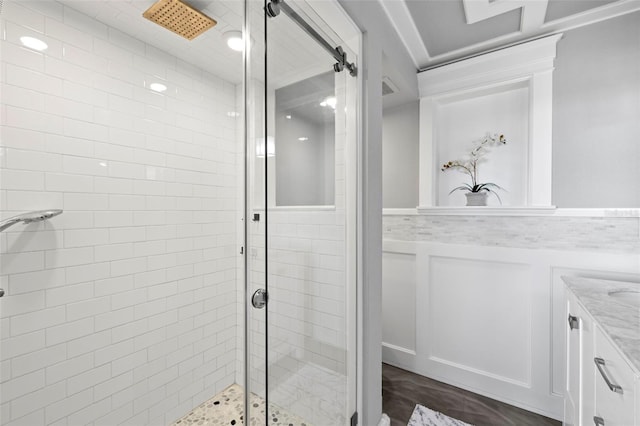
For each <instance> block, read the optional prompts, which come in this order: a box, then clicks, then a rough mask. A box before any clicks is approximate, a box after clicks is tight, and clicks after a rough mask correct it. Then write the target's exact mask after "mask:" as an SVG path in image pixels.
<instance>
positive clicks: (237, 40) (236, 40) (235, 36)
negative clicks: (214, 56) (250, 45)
mask: <svg viewBox="0 0 640 426" xmlns="http://www.w3.org/2000/svg"><path fill="white" fill-rule="evenodd" d="M222 37H223V38H224V39H225V41H226V42H227V46H229V48H230V49H232V50H235V51H236V52H242V51H243V50H244V40H243V38H242V32H240V31H227V32H226V33H224V34H222Z"/></svg>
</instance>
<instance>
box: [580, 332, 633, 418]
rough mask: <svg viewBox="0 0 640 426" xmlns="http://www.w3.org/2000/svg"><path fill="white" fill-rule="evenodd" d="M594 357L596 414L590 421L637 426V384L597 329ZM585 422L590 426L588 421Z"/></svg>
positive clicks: (619, 356) (619, 357) (620, 357)
mask: <svg viewBox="0 0 640 426" xmlns="http://www.w3.org/2000/svg"><path fill="white" fill-rule="evenodd" d="M639 326H640V325H639ZM594 354H595V357H594V360H595V361H597V362H592V365H593V367H590V368H591V369H595V380H594V381H595V413H594V416H593V418H592V419H591V420H593V422H594V424H602V425H605V426H609V425H612V426H617V425H625V426H630V425H640V416H639V415H637V414H636V412H637V411H640V407H638V406H636V405H637V404H636V400H637V398H636V395H637V393H638V389H637V388H638V386H639V385H640V380H639V378H638V376H637V375H635V374H634V372H633V370H632V368H631V366H630V365H629V364H627V362H626V361H625V360H624V359H623V358H622V355H621V354H620V353H619V352H618V350H617V349H616V348H615V347H614V346H613V345H612V344H611V342H610V341H609V339H608V338H607V336H605V335H604V333H603V332H602V330H601V329H600V328H599V327H596V329H595V349H594ZM639 414H640V413H639ZM584 420H585V423H584V424H590V423H589V422H588V420H589V419H584Z"/></svg>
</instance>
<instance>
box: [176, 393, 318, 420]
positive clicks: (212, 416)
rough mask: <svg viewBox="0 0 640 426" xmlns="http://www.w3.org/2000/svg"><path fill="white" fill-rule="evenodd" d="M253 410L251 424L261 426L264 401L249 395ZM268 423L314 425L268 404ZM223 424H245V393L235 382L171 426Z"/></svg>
mask: <svg viewBox="0 0 640 426" xmlns="http://www.w3.org/2000/svg"><path fill="white" fill-rule="evenodd" d="M250 404H251V405H252V407H253V409H252V413H255V414H259V417H257V416H255V415H253V416H251V421H250V423H249V424H250V426H263V425H264V414H265V405H266V404H265V400H264V399H263V398H260V397H259V396H257V395H255V394H251V401H250ZM269 416H270V417H271V419H270V420H271V421H270V422H269V426H313V425H311V424H310V423H308V422H305V421H304V420H302V419H301V418H300V417H298V416H295V415H293V414H290V413H288V412H286V411H285V410H283V409H282V408H280V407H278V406H277V405H274V404H269ZM196 425H197V426H222V425H237V426H240V425H244V392H243V391H242V387H240V385H237V384H234V385H231V386H229V387H228V388H226V389H225V390H223V391H222V392H220V393H219V394H217V395H216V396H214V397H213V398H211V399H209V400H208V401H206V402H204V403H202V404H200V405H199V406H198V407H197V408H195V409H194V410H192V411H191V412H190V413H189V414H187V415H186V416H184V417H182V418H180V419H178V420H176V421H175V423H173V424H172V425H171V426H196Z"/></svg>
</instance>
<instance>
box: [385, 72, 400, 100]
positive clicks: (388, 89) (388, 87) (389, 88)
mask: <svg viewBox="0 0 640 426" xmlns="http://www.w3.org/2000/svg"><path fill="white" fill-rule="evenodd" d="M397 91H398V87H397V86H396V85H395V84H393V81H391V79H390V78H389V77H387V76H384V77H382V96H387V95H390V94H392V93H396V92H397Z"/></svg>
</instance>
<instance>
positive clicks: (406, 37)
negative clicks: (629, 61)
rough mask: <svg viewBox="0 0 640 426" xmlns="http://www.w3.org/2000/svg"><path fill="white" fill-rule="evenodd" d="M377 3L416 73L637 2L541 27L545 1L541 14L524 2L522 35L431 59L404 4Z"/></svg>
mask: <svg viewBox="0 0 640 426" xmlns="http://www.w3.org/2000/svg"><path fill="white" fill-rule="evenodd" d="M378 1H379V2H380V3H381V4H382V6H383V9H384V10H385V11H386V12H387V15H388V16H389V19H390V20H391V22H392V24H393V26H394V28H395V30H396V32H397V33H398V34H399V35H400V38H401V39H402V40H403V42H404V43H405V46H406V47H407V49H408V51H409V54H410V55H411V57H412V58H413V60H414V62H415V64H416V66H417V67H418V69H424V68H428V67H430V66H433V65H436V64H441V63H443V62H448V61H452V60H457V59H460V58H463V57H466V56H469V55H474V54H479V53H482V52H483V51H488V50H492V49H497V48H501V47H504V46H505V45H509V44H512V43H516V42H520V41H522V40H521V39H522V37H523V35H525V36H529V37H528V38H535V37H540V36H546V35H553V34H557V33H560V32H564V31H567V30H571V29H574V28H579V27H582V26H585V25H590V24H593V23H596V22H600V21H604V20H607V19H610V18H615V17H617V16H621V15H625V14H627V13H632V12H635V11H638V10H640V1H638V0H619V1H617V2H615V3H609V4H606V5H603V6H600V7H597V8H593V9H589V10H587V11H584V12H582V13H578V14H575V15H571V16H568V17H566V18H561V19H557V20H555V21H551V22H547V23H543V21H541V20H540V19H542V20H543V19H544V14H545V13H546V3H547V0H541V1H542V2H544V3H545V6H544V12H543V11H542V6H538V7H536V6H535V5H534V4H533V3H535V2H528V3H532V4H525V5H524V7H525V8H529V10H525V11H523V19H524V17H526V21H523V22H521V29H522V31H516V32H513V33H510V34H505V35H503V36H500V37H496V38H494V39H491V40H487V41H483V42H480V43H475V44H472V45H470V46H466V47H463V48H460V49H456V50H452V51H450V52H446V53H442V54H439V55H433V56H431V55H429V54H428V53H427V48H426V46H425V45H424V43H423V42H422V38H421V37H420V34H419V33H418V30H417V27H416V23H415V22H414V21H413V19H412V18H411V15H410V14H409V10H408V8H407V6H406V4H405V0H378ZM487 2H488V1H487V0H464V3H463V4H464V5H465V13H467V12H466V11H467V8H468V7H471V8H472V9H473V8H474V7H478V6H476V5H475V3H479V4H483V3H487ZM467 3H468V5H467ZM488 3H490V5H489V6H498V5H499V4H501V3H505V0H495V1H493V2H488ZM523 3H527V2H525V1H523V0H520V1H519V2H518V7H523ZM481 7H482V6H481ZM484 7H486V6H484ZM501 7H504V6H501ZM514 8H515V7H514ZM496 10H498V9H496ZM473 13H480V12H471V14H473ZM485 13H486V12H485ZM502 13H504V12H502ZM534 18H535V19H534ZM408 19H409V20H410V22H409V21H407V20H408ZM485 19H486V18H485ZM533 22H538V26H537V27H536V28H532V26H533ZM525 29H526V31H525Z"/></svg>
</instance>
